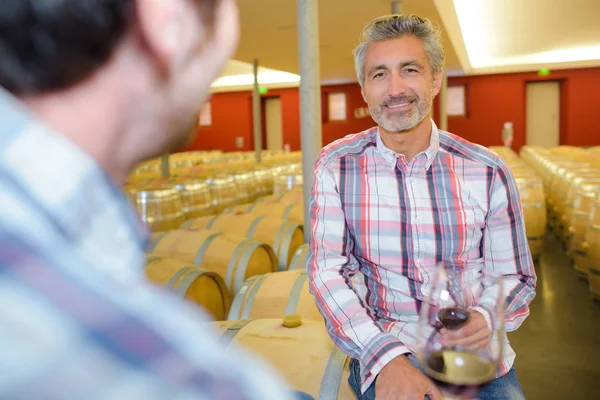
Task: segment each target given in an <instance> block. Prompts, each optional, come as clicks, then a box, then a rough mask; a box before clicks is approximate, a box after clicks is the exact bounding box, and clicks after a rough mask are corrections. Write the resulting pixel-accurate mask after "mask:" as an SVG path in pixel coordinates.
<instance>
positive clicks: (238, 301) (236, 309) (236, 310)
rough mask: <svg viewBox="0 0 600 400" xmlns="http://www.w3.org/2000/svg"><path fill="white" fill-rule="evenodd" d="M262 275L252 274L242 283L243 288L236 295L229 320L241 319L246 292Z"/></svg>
mask: <svg viewBox="0 0 600 400" xmlns="http://www.w3.org/2000/svg"><path fill="white" fill-rule="evenodd" d="M262 276H263V275H256V276H252V277H250V278H248V279H246V281H245V282H244V284H243V285H242V287H241V289H240V290H239V291H238V292H237V293H236V295H235V297H234V299H233V304H232V305H231V309H230V310H229V315H228V316H227V319H229V320H237V319H240V312H241V308H242V303H243V302H244V299H245V298H246V292H247V291H248V288H249V287H250V285H252V284H253V283H254V281H256V280H257V279H260V278H261V277H262Z"/></svg>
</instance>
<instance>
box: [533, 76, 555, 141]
mask: <svg viewBox="0 0 600 400" xmlns="http://www.w3.org/2000/svg"><path fill="white" fill-rule="evenodd" d="M526 144H527V145H528V146H541V147H554V146H558V145H559V144H560V82H556V81H552V82H535V83H528V84H527V141H526Z"/></svg>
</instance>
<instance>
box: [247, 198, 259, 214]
mask: <svg viewBox="0 0 600 400" xmlns="http://www.w3.org/2000/svg"><path fill="white" fill-rule="evenodd" d="M258 200H259V199H256V200H255V201H254V203H252V204H251V205H250V207H248V209H247V210H246V212H252V210H254V207H256V205H257V204H259V203H260V202H259V201H258Z"/></svg>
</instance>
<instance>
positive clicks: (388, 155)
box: [376, 120, 440, 170]
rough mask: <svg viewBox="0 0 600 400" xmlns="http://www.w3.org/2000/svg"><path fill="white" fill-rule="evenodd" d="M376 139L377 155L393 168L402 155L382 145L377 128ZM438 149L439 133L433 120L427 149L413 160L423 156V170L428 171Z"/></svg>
mask: <svg viewBox="0 0 600 400" xmlns="http://www.w3.org/2000/svg"><path fill="white" fill-rule="evenodd" d="M376 137H377V139H376V140H377V149H378V151H379V153H380V154H381V155H382V156H383V158H384V159H385V160H386V161H387V162H388V163H389V164H390V165H392V166H394V167H395V166H396V162H397V159H398V158H400V157H402V155H400V154H396V153H395V152H394V151H393V150H392V149H390V148H389V147H387V146H386V145H385V144H384V143H383V140H381V135H380V134H379V128H377V133H376ZM439 148H440V133H439V130H438V127H437V125H436V124H435V122H433V120H431V137H430V139H429V147H428V148H427V149H426V150H425V151H423V152H421V153H419V154H417V155H416V156H415V158H417V157H419V156H421V155H425V157H426V160H427V161H426V163H425V169H426V170H428V169H429V167H431V164H433V160H434V159H435V156H436V154H437V152H438V150H439Z"/></svg>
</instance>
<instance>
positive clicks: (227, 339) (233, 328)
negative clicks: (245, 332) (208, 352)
mask: <svg viewBox="0 0 600 400" xmlns="http://www.w3.org/2000/svg"><path fill="white" fill-rule="evenodd" d="M250 322H252V320H251V319H247V320H245V321H238V322H236V323H234V324H232V325H230V326H229V327H228V328H227V330H226V331H225V333H223V336H221V343H222V344H223V346H227V345H228V344H229V343H231V341H232V340H233V338H234V337H235V335H237V334H238V333H239V331H241V330H242V329H243V328H244V327H245V326H246V325H248V324H249V323H250Z"/></svg>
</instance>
